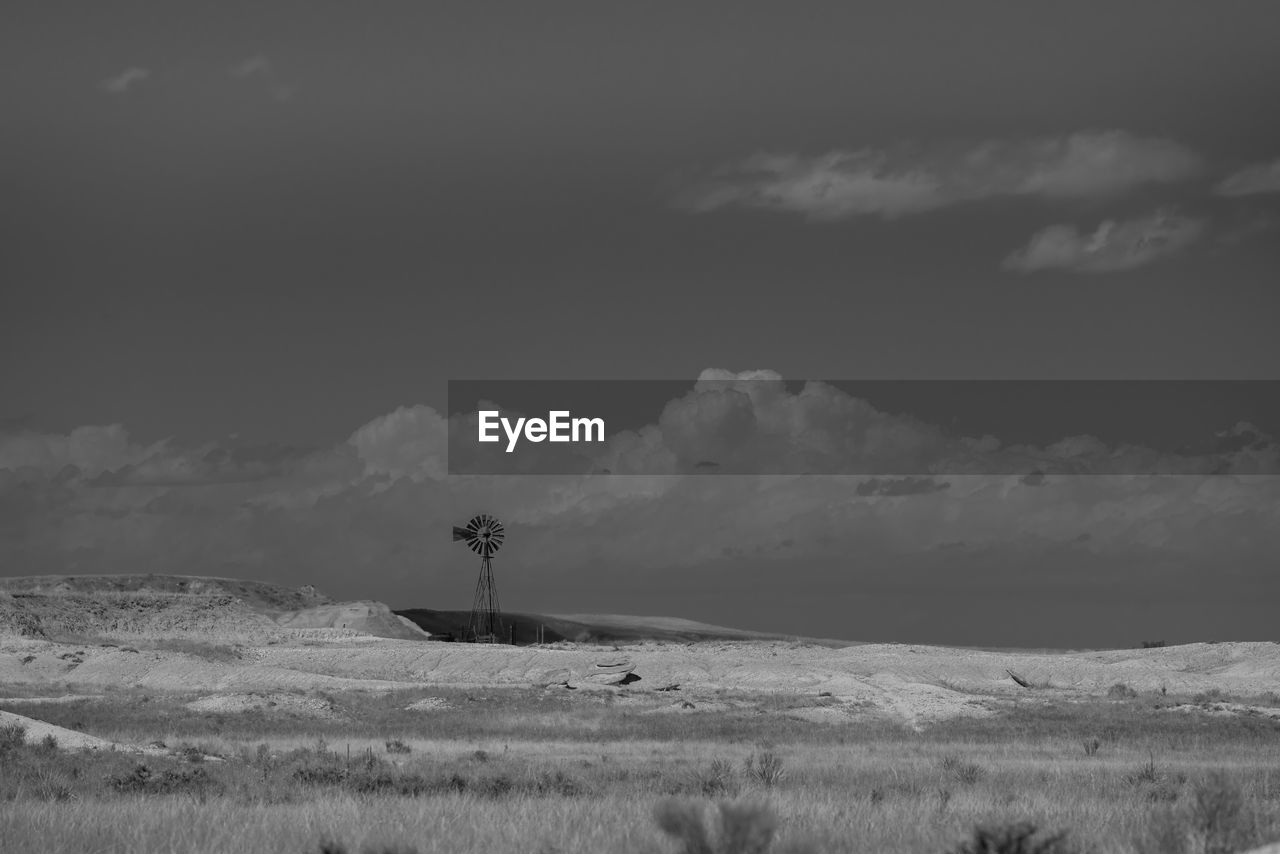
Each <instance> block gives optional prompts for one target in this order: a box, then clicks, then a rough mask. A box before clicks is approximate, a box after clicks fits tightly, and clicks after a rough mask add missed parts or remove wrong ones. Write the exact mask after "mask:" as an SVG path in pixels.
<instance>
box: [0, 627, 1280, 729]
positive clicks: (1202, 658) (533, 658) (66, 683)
mask: <svg viewBox="0 0 1280 854" xmlns="http://www.w3.org/2000/svg"><path fill="white" fill-rule="evenodd" d="M602 664H603V665H608V666H606V667H601V666H600V665H602ZM1011 672H1012V673H1013V674H1016V675H1017V676H1018V677H1019V678H1020V679H1021V680H1022V681H1024V682H1026V683H1028V685H1029V686H1030V687H1023V686H1022V685H1019V684H1018V683H1017V682H1015V680H1014V679H1013V678H1012V676H1011ZM627 673H630V674H631V676H630V677H629V678H630V679H631V680H634V681H630V682H629V683H628V684H622V685H619V684H612V685H611V684H608V683H609V682H610V681H615V682H616V681H617V680H616V679H615V677H617V676H623V675H626V674H627ZM0 685H12V686H21V687H22V688H23V689H24V691H23V693H30V692H32V691H34V690H40V691H41V692H42V693H48V694H51V695H58V694H60V693H74V692H81V693H91V692H92V691H93V690H95V689H97V690H101V689H105V688H108V687H139V688H147V689H152V690H158V691H173V692H187V693H193V692H195V693H200V692H204V693H208V694H210V695H211V696H209V697H207V698H206V699H204V700H202V701H201V702H202V703H204V705H203V706H201V709H204V708H205V707H206V706H207V707H208V708H209V709H214V708H217V709H226V710H229V711H230V710H236V709H244V708H271V707H273V706H274V705H278V704H279V703H281V702H293V701H292V700H289V701H286V700H283V699H282V695H283V694H285V693H296V692H300V691H338V690H373V691H379V690H388V689H398V688H419V687H424V686H513V687H514V686H522V685H527V686H547V685H566V686H567V687H573V688H578V689H586V690H595V691H608V692H613V693H616V694H619V695H629V696H642V695H650V694H652V695H653V699H654V700H655V701H657V700H662V699H664V698H670V700H671V704H670V705H671V706H672V707H673V709H672V710H674V711H679V710H680V708H682V707H681V706H680V703H681V702H688V698H691V697H698V698H700V699H701V701H702V703H703V704H705V702H708V701H709V699H710V698H712V697H714V696H715V695H717V694H724V693H729V694H732V693H734V692H743V693H753V694H778V695H797V696H808V697H814V698H821V699H822V700H823V701H824V703H823V704H820V705H814V706H812V707H809V708H802V709H798V710H796V712H795V714H798V715H800V716H802V717H807V718H810V719H813V720H831V719H839V718H840V717H842V716H844V715H847V714H855V713H856V714H860V715H861V714H866V713H868V712H875V713H878V714H881V715H884V716H888V717H895V718H898V719H900V720H902V721H904V722H905V723H907V724H909V725H912V726H921V725H926V724H928V723H929V722H930V721H935V720H941V719H946V718H952V717H956V716H963V715H986V714H990V713H991V711H992V709H993V708H996V707H998V705H999V704H1001V703H1005V702H1011V701H1015V700H1019V699H1021V698H1029V699H1030V698H1045V697H1049V696H1052V697H1054V698H1057V699H1066V698H1070V697H1071V696H1084V695H1093V696H1097V695H1105V694H1106V693H1107V692H1108V691H1109V690H1112V689H1113V686H1116V685H1126V686H1128V687H1129V688H1132V689H1134V690H1137V691H1161V690H1165V691H1167V692H1169V693H1172V694H1175V695H1183V694H1206V693H1210V692H1213V691H1215V690H1216V691H1218V692H1221V693H1223V694H1229V695H1233V696H1237V697H1240V696H1255V695H1265V694H1268V693H1272V692H1280V645H1277V644H1274V643H1222V644H1189V645H1185V646H1177V647H1166V648H1161V649H1146V650H1117V651H1109V652H1076V653H1071V652H1064V653H1024V652H1013V651H1011V652H991V651H973V650H962V649H952V648H946V647H930V646H913V645H900V644H865V645H859V646H852V647H846V648H843V649H831V648H826V647H820V646H809V645H804V644H799V643H788V642H721V643H694V644H671V643H638V644H629V645H620V646H616V647H615V646H605V647H601V646H597V645H587V644H569V643H560V644H556V645H554V646H548V647H510V646H505V645H476V644H461V643H442V642H433V641H409V640H395V639H389V638H377V637H372V636H352V635H351V634H350V633H348V632H341V631H338V632H335V633H333V634H332V635H329V636H328V637H326V636H325V633H324V632H323V630H315V631H313V632H311V633H309V634H308V635H307V636H306V637H305V638H304V639H298V640H294V641H292V642H286V641H279V640H276V641H274V642H270V643H265V644H262V645H253V644H237V645H235V646H232V647H227V648H225V649H223V650H220V651H219V653H218V654H217V655H216V656H214V657H210V656H209V654H208V653H207V652H204V651H202V650H199V649H196V650H192V651H187V650H184V649H180V648H178V649H166V648H164V647H163V645H160V646H157V647H154V648H149V649H139V648H135V647H126V646H120V645H116V644H114V643H110V644H106V645H103V644H95V643H73V644H68V643H60V642H54V641H48V640H41V639H35V638H23V637H14V636H12V635H10V636H5V637H0ZM44 689H48V690H44ZM662 689H665V690H662ZM664 705H666V704H657V707H658V708H662V707H663V706H664ZM703 708H704V710H705V705H704V706H703ZM1249 708H1250V707H1248V706H1247V705H1242V704H1239V703H1236V704H1234V705H1233V704H1224V705H1222V706H1221V711H1222V712H1223V713H1224V714H1230V713H1233V712H1235V713H1248V709H1249ZM310 711H311V712H312V713H314V714H324V710H323V709H320V708H317V709H313V710H310Z"/></svg>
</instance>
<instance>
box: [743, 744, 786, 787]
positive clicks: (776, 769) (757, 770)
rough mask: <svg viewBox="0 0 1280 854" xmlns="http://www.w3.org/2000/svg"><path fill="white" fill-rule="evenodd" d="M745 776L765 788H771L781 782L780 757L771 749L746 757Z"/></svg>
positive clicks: (782, 773) (782, 774)
mask: <svg viewBox="0 0 1280 854" xmlns="http://www.w3.org/2000/svg"><path fill="white" fill-rule="evenodd" d="M746 768H747V776H748V777H749V778H751V779H752V780H755V781H756V782H757V783H759V784H760V785H762V786H764V787H765V788H766V789H771V788H773V787H774V786H776V785H777V784H778V783H780V782H782V778H783V776H784V772H783V770H782V757H781V756H779V755H778V754H776V753H774V752H773V751H772V750H762V751H760V753H758V754H757V753H753V754H751V755H750V756H748V757H747V761H746Z"/></svg>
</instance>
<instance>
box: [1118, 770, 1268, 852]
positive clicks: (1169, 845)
mask: <svg viewBox="0 0 1280 854" xmlns="http://www.w3.org/2000/svg"><path fill="white" fill-rule="evenodd" d="M1264 841H1265V840H1264V839H1263V834H1262V833H1261V832H1260V828H1259V826H1258V821H1257V817H1256V816H1255V814H1254V813H1253V812H1252V811H1251V810H1249V809H1248V805H1247V804H1246V802H1245V798H1244V794H1243V793H1242V792H1241V790H1240V786H1239V785H1238V784H1236V783H1234V782H1232V781H1231V780H1230V779H1229V778H1227V777H1226V776H1225V775H1223V774H1220V773H1219V774H1211V775H1209V776H1208V777H1206V778H1204V779H1202V780H1200V781H1198V782H1197V783H1196V784H1195V787H1194V790H1193V791H1192V796H1191V797H1190V798H1189V799H1187V802H1186V803H1185V805H1184V806H1183V808H1182V809H1181V810H1173V809H1171V808H1166V809H1164V810H1163V811H1162V812H1160V813H1157V814H1156V815H1155V816H1153V820H1152V821H1151V823H1150V824H1149V826H1148V827H1147V829H1146V831H1145V833H1144V834H1143V836H1142V837H1141V838H1139V839H1138V840H1137V841H1136V842H1137V845H1136V847H1137V850H1138V851H1139V852H1140V854H1231V852H1234V851H1244V850H1246V849H1249V848H1252V847H1254V846H1255V845H1259V844H1261V843H1262V842H1264Z"/></svg>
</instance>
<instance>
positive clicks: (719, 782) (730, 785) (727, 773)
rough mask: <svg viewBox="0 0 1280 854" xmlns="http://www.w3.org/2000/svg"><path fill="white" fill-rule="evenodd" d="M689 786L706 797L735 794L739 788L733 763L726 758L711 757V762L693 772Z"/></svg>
mask: <svg viewBox="0 0 1280 854" xmlns="http://www.w3.org/2000/svg"><path fill="white" fill-rule="evenodd" d="M689 788H691V789H692V790H693V791H694V792H695V793H697V794H700V795H703V796H705V797H708V798H714V797H718V796H720V795H737V794H738V792H739V791H740V789H741V786H740V785H739V783H738V778H737V775H736V774H735V773H734V771H733V763H731V762H729V760H727V759H712V760H711V764H710V765H708V766H707V767H705V768H699V769H697V770H695V771H694V772H693V774H692V775H691V778H690V780H689Z"/></svg>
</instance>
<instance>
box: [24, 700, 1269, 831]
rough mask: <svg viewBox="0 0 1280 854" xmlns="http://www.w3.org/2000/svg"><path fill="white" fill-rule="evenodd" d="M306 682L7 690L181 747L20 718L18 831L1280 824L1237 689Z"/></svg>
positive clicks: (28, 703) (40, 710)
mask: <svg viewBox="0 0 1280 854" xmlns="http://www.w3.org/2000/svg"><path fill="white" fill-rule="evenodd" d="M1115 693H1117V694H1119V693H1122V692H1115ZM659 698H661V699H659ZM304 699H309V700H312V701H314V702H313V703H311V704H309V705H308V704H303V703H299V704H298V707H297V709H298V710H296V711H281V712H277V711H275V710H274V709H266V710H250V711H243V712H238V713H222V712H194V711H192V710H191V709H190V708H189V705H188V704H189V703H191V702H192V700H191V698H190V697H188V696H184V695H172V694H155V693H152V692H142V691H135V690H120V691H111V692H107V693H105V694H103V695H102V696H100V697H97V698H94V699H80V700H71V701H68V702H64V701H58V702H51V701H41V700H39V699H38V698H35V699H32V698H28V699H27V700H22V699H21V698H19V699H17V700H16V701H10V702H9V703H7V704H4V707H5V708H7V709H9V710H10V711H16V712H19V713H20V714H22V715H25V716H29V717H32V718H36V719H39V720H42V721H46V722H48V723H51V724H55V725H60V726H67V727H69V728H74V729H77V730H80V731H84V732H88V733H91V734H93V735H96V736H99V737H102V738H106V739H110V740H112V741H117V742H124V743H149V742H153V741H163V742H164V743H165V747H166V748H167V749H168V751H169V752H168V754H167V755H159V756H157V755H148V756H139V755H134V754H131V753H129V752H126V751H123V750H117V751H95V752H74V751H73V752H67V751H62V750H60V749H58V748H57V747H56V746H55V745H53V744H49V743H45V742H41V741H36V742H33V743H29V744H22V745H18V744H15V743H14V741H15V739H13V738H12V734H11V738H10V740H9V743H8V744H7V746H6V747H5V748H3V750H4V751H5V754H4V758H3V766H2V767H3V771H0V803H2V804H3V806H0V837H3V838H4V839H5V840H6V847H5V850H6V851H68V852H70V851H101V852H108V851H109V852H149V851H193V852H220V851H264V852H265V851H297V852H306V851H315V852H319V851H322V850H328V851H339V850H345V851H351V852H358V851H411V850H412V851H418V852H424V854H425V852H436V851H439V852H465V851H534V852H602V851H609V852H632V851H634V852H660V851H679V850H685V849H684V848H682V847H681V846H682V845H683V844H684V843H681V842H679V841H677V840H676V839H675V838H673V837H670V836H668V835H667V834H666V833H664V831H663V830H662V827H661V826H660V822H659V820H658V813H661V814H662V816H663V817H664V819H663V821H664V822H665V824H666V825H667V826H669V827H671V826H674V825H678V824H679V823H680V818H681V814H680V813H679V810H680V809H681V807H680V806H679V804H691V805H695V807H696V808H697V809H699V810H704V811H706V810H710V809H712V805H713V804H731V805H740V806H744V807H746V809H745V810H743V811H739V812H733V811H730V813H729V815H730V817H731V818H730V823H731V824H732V823H733V822H735V821H736V822H737V824H738V825H740V826H741V827H745V828H747V829H752V828H754V829H756V830H760V829H761V828H759V827H757V825H758V824H759V823H761V822H767V821H768V819H769V816H772V817H773V819H774V820H776V841H775V843H774V847H773V848H771V849H767V850H778V851H783V850H788V849H789V848H790V849H791V850H810V851H817V852H837V851H840V852H844V851H876V852H932V851H937V852H943V851H952V850H962V849H961V848H960V847H959V846H960V845H961V843H962V842H964V841H965V840H966V839H970V838H971V837H972V835H973V833H974V829H975V827H979V826H981V827H991V828H1003V827H1007V826H1009V825H1015V824H1017V823H1020V822H1029V823H1030V824H1031V825H1034V826H1035V827H1036V828H1038V829H1041V830H1042V831H1043V833H1042V834H1040V835H1038V836H1036V837H1035V838H1036V839H1040V838H1043V837H1044V835H1045V834H1050V833H1056V832H1059V831H1066V832H1067V834H1068V835H1067V837H1066V840H1065V841H1064V842H1063V843H1061V845H1060V846H1059V847H1056V848H1046V849H1045V850H1046V851H1077V850H1079V851H1084V850H1094V851H1099V852H1121V851H1136V852H1144V854H1145V853H1146V852H1157V851H1161V852H1163V851H1169V852H1178V851H1187V852H1191V851H1206V852H1229V851H1241V850H1245V849H1246V848H1248V847H1249V846H1251V845H1253V844H1258V843H1261V842H1263V841H1266V840H1267V839H1274V838H1277V837H1280V722H1278V721H1277V720H1275V719H1273V718H1271V717H1269V716H1267V715H1264V714H1257V715H1230V716H1224V715H1221V714H1215V713H1214V712H1213V711H1212V708H1213V706H1212V704H1213V702H1214V701H1215V700H1218V699H1221V698H1212V699H1209V700H1205V699H1204V698H1202V702H1203V703H1204V706H1203V708H1202V709H1200V710H1196V711H1188V710H1184V709H1185V704H1183V703H1181V702H1179V701H1178V700H1177V699H1176V698H1169V697H1168V696H1167V695H1164V696H1161V695H1158V694H1157V695H1153V696H1141V695H1139V696H1132V695H1126V696H1122V697H1117V698H1095V699H1092V700H1083V701H1071V702H1067V701H1059V700H1050V701H1046V702H1039V701H1031V702H1021V703H1018V704H1017V705H1016V706H1013V707H1010V708H1009V709H1007V710H1006V711H1005V712H1002V713H1001V714H998V715H994V716H990V717H983V718H953V719H951V720H949V721H942V722H938V723H936V724H933V725H931V726H929V727H926V728H923V729H920V730H917V729H913V728H910V727H907V726H904V725H902V724H900V723H895V722H892V721H886V720H862V721H849V722H844V723H833V722H815V721H806V720H803V719H797V718H792V717H787V716H786V715H785V714H784V713H785V712H787V711H788V710H790V709H792V708H794V707H795V706H796V705H797V698H796V697H792V696H777V695H769V696H764V695H755V696H751V695H739V696H734V695H729V694H718V695H714V699H713V698H710V697H709V698H707V699H706V700H705V702H706V703H707V704H713V703H718V704H719V705H716V706H714V708H713V710H710V711H699V709H698V708H697V703H696V702H695V703H694V706H695V707H694V708H693V709H684V708H681V709H680V711H671V712H667V711H664V710H666V709H669V708H670V707H671V705H672V702H673V701H671V700H670V699H669V697H667V696H663V695H661V694H658V695H648V696H644V697H640V698H639V699H638V701H635V702H631V701H628V700H627V699H626V698H623V697H620V696H618V695H616V694H614V693H603V692H591V693H589V694H588V695H587V696H583V695H582V694H580V693H578V692H570V691H567V690H565V689H560V690H558V691H557V690H553V689H548V688H523V689H521V688H501V689H486V690H484V691H481V692H477V691H474V690H432V691H421V690H419V691H409V692H400V691H397V692H380V693H365V692H359V693H355V692H353V693H345V694H337V695H325V696H311V697H307V696H306V695H299V700H304ZM678 702H680V703H685V702H690V701H688V700H680V701H678ZM806 702H807V701H806ZM415 704H416V707H415V709H414V710H413V711H406V709H407V707H410V706H415ZM277 705H278V706H279V705H282V704H280V703H277ZM726 706H728V707H731V708H734V709H737V710H738V711H736V712H728V713H726V711H725V710H724V709H725V707H726ZM808 707H810V708H820V706H816V705H815V706H808ZM308 709H310V710H311V711H308ZM1171 709H1174V710H1171ZM317 710H318V711H317ZM710 816H711V813H710V812H708V819H709V817H710ZM708 824H709V830H712V831H714V829H715V822H711V821H709V820H708ZM691 832H692V831H690V830H688V828H686V829H685V831H684V833H685V834H686V835H687V834H688V833H691ZM1011 844H1012V843H1011ZM688 850H691V851H692V850H698V849H697V848H696V847H694V848H690V849H688ZM739 850H751V849H750V848H749V847H747V848H740V849H739ZM977 850H985V849H977ZM991 850H1011V851H1015V850H1021V849H1017V848H1008V849H991ZM1026 850H1034V849H1030V848H1028V849H1026Z"/></svg>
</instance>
